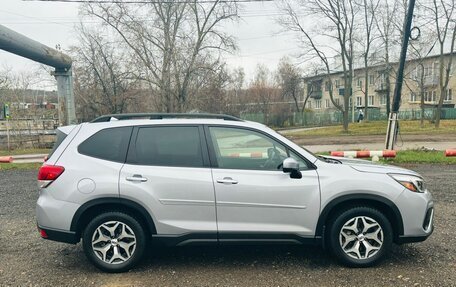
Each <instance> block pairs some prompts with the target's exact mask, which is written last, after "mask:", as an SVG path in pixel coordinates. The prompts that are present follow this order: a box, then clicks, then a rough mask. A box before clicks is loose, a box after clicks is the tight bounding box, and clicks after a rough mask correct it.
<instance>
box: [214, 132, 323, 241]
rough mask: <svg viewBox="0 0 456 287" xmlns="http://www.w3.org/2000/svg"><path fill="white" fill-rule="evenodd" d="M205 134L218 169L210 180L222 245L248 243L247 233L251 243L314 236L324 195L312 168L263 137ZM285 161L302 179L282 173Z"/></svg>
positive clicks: (274, 141)
mask: <svg viewBox="0 0 456 287" xmlns="http://www.w3.org/2000/svg"><path fill="white" fill-rule="evenodd" d="M206 133H207V134H209V136H208V141H209V142H210V143H211V144H210V149H211V160H213V161H214V163H213V164H214V166H215V167H214V169H213V171H212V174H213V180H214V185H215V192H216V199H217V224H218V230H219V239H220V240H221V241H223V240H230V239H233V240H235V239H239V238H245V237H243V234H244V235H245V233H248V234H250V235H249V237H248V238H250V239H251V238H256V237H255V235H258V236H266V237H267V236H268V234H269V235H271V234H288V235H292V234H299V235H302V236H312V235H313V234H314V230H315V226H316V221H317V219H318V214H319V211H320V189H319V181H318V175H317V172H316V170H315V169H314V168H313V166H312V165H311V164H310V163H308V162H306V160H305V159H304V158H301V157H300V156H298V155H297V153H296V152H294V151H292V150H290V149H289V148H288V147H286V146H285V145H284V144H282V143H280V142H279V141H277V140H275V139H274V138H272V137H270V136H268V135H267V134H264V133H262V132H260V131H256V130H251V129H246V128H240V127H222V126H210V127H208V128H207V129H206ZM287 157H293V158H295V159H296V160H297V161H298V162H299V163H300V167H301V168H300V169H301V172H302V178H301V179H293V178H290V175H289V174H286V173H283V171H282V169H281V163H282V161H283V160H284V159H285V158H287ZM239 236H241V237H239ZM252 236H253V237H252ZM257 239H260V238H257ZM263 239H268V238H263Z"/></svg>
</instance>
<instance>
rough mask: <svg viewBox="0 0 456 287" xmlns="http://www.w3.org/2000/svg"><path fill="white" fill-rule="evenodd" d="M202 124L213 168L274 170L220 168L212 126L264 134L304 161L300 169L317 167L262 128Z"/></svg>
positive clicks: (314, 168)
mask: <svg viewBox="0 0 456 287" xmlns="http://www.w3.org/2000/svg"><path fill="white" fill-rule="evenodd" d="M203 126H204V134H205V137H206V142H207V147H208V151H209V161H210V163H211V168H214V169H230V170H249V171H262V172H271V171H274V170H261V169H239V168H221V167H219V166H218V163H217V156H216V152H215V147H214V143H213V142H212V138H211V132H210V130H209V128H212V127H214V128H236V129H242V130H247V131H253V132H257V133H260V134H262V135H263V136H266V137H268V138H270V139H271V140H273V141H276V142H278V143H279V144H281V145H282V146H284V147H285V148H286V149H287V153H288V154H289V152H293V153H295V154H296V155H297V156H298V157H299V158H300V159H301V160H302V161H304V162H305V163H306V164H307V169H304V170H301V171H308V170H316V169H317V166H316V165H315V164H314V163H313V162H311V161H310V160H308V159H307V158H306V157H304V156H303V155H302V154H301V153H299V152H298V151H296V150H295V149H294V148H292V147H290V146H289V145H287V144H285V143H284V142H282V141H281V140H279V139H277V138H275V137H273V136H272V135H270V134H269V133H267V132H264V131H262V130H258V129H255V128H251V127H243V126H236V125H217V124H205V125H203ZM277 171H280V170H277Z"/></svg>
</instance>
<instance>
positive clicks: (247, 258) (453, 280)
mask: <svg viewBox="0 0 456 287" xmlns="http://www.w3.org/2000/svg"><path fill="white" fill-rule="evenodd" d="M410 167H411V168H412V169H415V170H417V171H418V172H420V173H421V174H423V175H424V176H425V177H426V178H427V180H428V185H429V187H430V189H431V190H432V191H433V194H434V197H435V202H436V211H437V212H436V222H435V231H434V234H433V235H432V236H431V237H430V238H429V239H428V240H427V241H425V242H423V243H419V244H410V245H403V246H395V247H394V248H393V251H392V253H391V255H390V256H389V257H388V258H387V259H386V260H385V261H383V262H382V263H381V264H380V265H379V266H377V267H374V268H366V269H352V268H345V267H342V266H340V265H338V264H337V262H335V260H334V259H333V258H331V257H330V256H329V255H327V254H325V253H324V252H323V251H322V250H321V249H319V248H311V247H302V246H241V247H239V246H237V247H234V246H230V247H179V248H163V249H160V250H153V249H152V250H151V251H150V255H149V256H148V259H146V260H145V261H144V262H143V263H142V264H141V265H140V266H139V267H137V268H136V269H134V270H132V271H130V272H128V273H123V274H104V273H101V272H99V271H98V270H96V269H94V267H92V265H90V263H89V262H88V261H87V260H86V258H85V256H84V254H83V251H82V248H81V244H78V245H76V246H74V245H67V244H61V243H56V242H52V241H46V240H42V239H40V238H39V236H38V233H37V231H36V227H35V214H34V207H35V201H36V199H37V192H36V182H35V176H36V172H35V171H20V170H11V171H3V172H0V285H1V286H9V285H12V286H51V285H54V286H90V285H94V286H456V193H455V192H456V190H455V186H456V166H439V165H417V166H410Z"/></svg>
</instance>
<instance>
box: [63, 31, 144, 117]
mask: <svg viewBox="0 0 456 287" xmlns="http://www.w3.org/2000/svg"><path fill="white" fill-rule="evenodd" d="M78 34H79V45H78V46H74V47H72V49H71V53H72V54H73V58H74V59H76V63H75V67H74V74H75V96H76V100H77V101H78V102H79V103H80V105H79V106H80V109H79V112H80V113H82V114H81V116H82V117H83V118H84V119H86V120H89V119H91V118H93V117H95V116H99V115H101V114H109V113H122V112H126V111H127V107H128V104H130V103H131V101H132V100H133V98H134V97H135V95H136V93H137V83H138V81H137V80H135V79H134V77H133V76H132V73H131V71H130V69H129V65H128V64H129V63H128V60H126V58H127V57H126V53H125V51H124V50H123V49H119V48H117V43H116V42H112V41H109V40H108V39H106V38H104V37H102V36H101V34H100V33H99V31H96V32H95V31H89V30H87V29H86V28H84V27H83V26H81V27H80V28H79V31H78ZM81 108H82V110H81ZM87 109H88V110H87Z"/></svg>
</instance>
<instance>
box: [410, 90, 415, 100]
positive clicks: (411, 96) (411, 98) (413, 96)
mask: <svg viewBox="0 0 456 287" xmlns="http://www.w3.org/2000/svg"><path fill="white" fill-rule="evenodd" d="M410 101H411V102H416V94H415V93H413V92H412V93H410Z"/></svg>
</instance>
